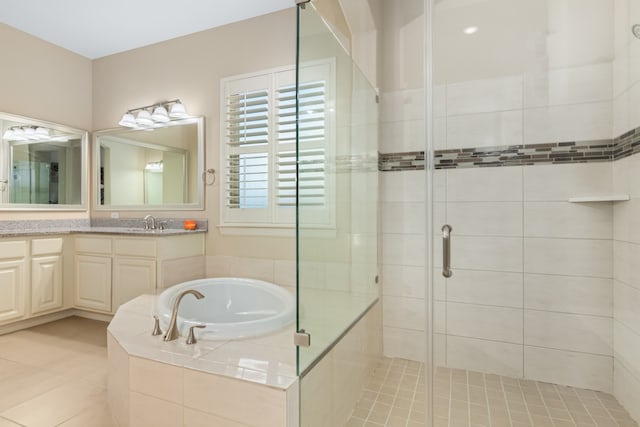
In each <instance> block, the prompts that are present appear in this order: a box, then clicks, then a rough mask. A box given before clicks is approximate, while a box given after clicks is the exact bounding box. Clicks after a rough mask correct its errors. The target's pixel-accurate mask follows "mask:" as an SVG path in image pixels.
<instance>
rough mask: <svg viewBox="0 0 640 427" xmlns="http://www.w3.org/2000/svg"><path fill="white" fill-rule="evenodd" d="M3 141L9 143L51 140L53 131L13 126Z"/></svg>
mask: <svg viewBox="0 0 640 427" xmlns="http://www.w3.org/2000/svg"><path fill="white" fill-rule="evenodd" d="M2 139H5V140H7V141H29V140H32V141H44V140H51V139H52V138H51V130H50V129H48V128H45V127H42V126H12V127H10V128H9V129H7V130H6V132H5V133H4V134H3V136H2Z"/></svg>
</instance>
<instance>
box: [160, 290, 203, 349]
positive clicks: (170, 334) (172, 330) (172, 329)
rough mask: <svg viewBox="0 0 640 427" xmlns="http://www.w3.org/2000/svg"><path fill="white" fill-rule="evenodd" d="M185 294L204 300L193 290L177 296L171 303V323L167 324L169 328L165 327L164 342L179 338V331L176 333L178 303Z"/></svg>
mask: <svg viewBox="0 0 640 427" xmlns="http://www.w3.org/2000/svg"><path fill="white" fill-rule="evenodd" d="M187 294H191V295H193V296H194V297H196V298H197V299H202V298H204V295H202V294H201V293H200V292H198V291H196V290H194V289H188V290H186V291H184V292H182V293H180V294H178V296H177V297H176V300H175V302H174V303H173V310H172V311H171V321H170V322H169V326H168V327H167V333H166V334H165V336H164V338H163V340H164V341H173V340H175V339H178V337H179V336H180V331H178V307H179V306H180V301H182V298H183V297H184V296H185V295H187Z"/></svg>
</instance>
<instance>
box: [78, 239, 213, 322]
mask: <svg viewBox="0 0 640 427" xmlns="http://www.w3.org/2000/svg"><path fill="white" fill-rule="evenodd" d="M203 255H204V235H203V234H201V233H199V234H192V235H172V236H95V235H78V236H76V237H75V268H76V278H75V283H76V285H75V295H76V297H75V306H76V307H77V308H80V309H87V310H92V311H100V312H105V313H115V312H116V310H117V309H118V307H119V306H120V305H122V304H123V303H125V302H127V301H129V300H131V299H133V298H135V297H137V296H138V295H142V294H144V293H149V292H154V291H155V290H156V289H159V288H163V287H166V286H168V285H171V284H174V283H170V278H168V277H167V276H168V275H169V274H167V270H179V268H175V267H176V266H180V265H181V264H182V262H181V259H183V258H184V259H185V262H184V263H185V264H188V265H190V264H189V263H190V262H192V261H193V258H194V257H195V258H200V264H201V265H202V266H203V268H204V263H203V259H202V257H203Z"/></svg>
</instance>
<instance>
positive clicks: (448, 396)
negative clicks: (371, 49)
mask: <svg viewBox="0 0 640 427" xmlns="http://www.w3.org/2000/svg"><path fill="white" fill-rule="evenodd" d="M431 6H432V11H433V14H432V16H430V22H431V25H430V28H432V37H433V50H432V58H431V59H432V61H431V65H432V71H433V85H432V87H431V93H432V96H433V109H432V117H431V119H432V122H433V128H432V143H433V152H432V153H431V154H432V158H433V161H432V163H431V170H430V172H429V173H430V177H431V178H432V179H431V180H430V182H431V185H432V187H433V190H432V191H433V197H432V199H431V206H432V209H433V218H434V219H433V224H432V227H431V237H432V239H433V240H432V242H433V247H434V251H433V256H432V259H431V263H432V267H433V268H432V283H433V295H434V302H433V306H432V308H433V319H432V322H433V329H434V333H433V344H434V345H433V359H434V369H435V376H434V382H433V389H432V391H433V397H434V399H433V412H432V413H433V421H434V425H436V426H438V425H520V424H522V425H582V424H585V425H587V424H588V425H619V424H620V423H625V424H626V425H636V424H635V422H634V421H633V420H631V418H630V416H629V412H631V414H632V415H633V413H634V412H635V416H636V419H639V418H640V414H639V413H638V409H637V408H638V402H640V392H639V391H638V390H640V369H639V367H640V365H639V364H638V362H637V360H639V359H638V358H637V357H638V353H637V352H634V351H633V350H631V347H632V346H636V348H637V346H638V343H639V342H640V334H639V333H638V332H640V329H639V328H638V324H637V323H635V322H631V323H630V322H629V318H628V317H626V314H625V313H629V311H628V307H629V305H628V303H627V301H628V300H629V298H631V299H632V300H634V301H640V299H639V298H640V291H639V289H640V288H639V287H638V283H637V281H636V280H635V279H634V277H635V276H634V275H635V271H636V267H635V266H631V265H630V264H629V260H630V258H628V256H629V254H630V253H632V252H633V251H634V250H635V248H636V247H637V241H636V240H635V239H634V237H633V234H632V230H633V229H634V227H635V226H636V225H635V224H636V223H637V221H636V220H635V219H631V218H630V217H628V216H627V215H628V213H629V212H630V210H629V209H632V206H633V204H634V202H633V200H634V198H633V192H634V191H635V188H637V184H636V183H635V182H634V180H633V179H632V178H631V176H630V175H629V173H630V171H631V169H630V168H629V165H630V164H632V162H633V161H634V160H633V158H634V156H633V153H634V150H632V149H630V146H629V145H628V144H631V142H630V139H629V138H631V135H634V134H635V129H636V127H637V126H638V124H639V123H638V120H637V116H635V115H633V114H630V113H629V110H628V109H627V106H629V105H631V104H629V100H630V99H631V98H634V97H635V96H637V95H634V94H635V93H636V92H635V91H636V90H637V87H638V86H637V84H636V82H638V81H639V79H638V77H640V75H638V72H637V68H636V67H633V66H632V65H630V62H629V61H631V62H637V60H635V59H630V58H635V57H637V52H638V49H639V47H638V46H640V45H637V43H638V41H637V40H635V39H634V38H633V34H632V32H631V31H630V25H629V21H630V15H629V14H630V13H632V12H633V11H635V10H637V8H636V7H634V6H632V5H631V4H630V3H629V2H598V1H588V2H572V1H555V0H549V1H539V0H516V1H514V0H489V1H483V2H464V3H462V2H458V1H453V0H442V1H433V2H431ZM634 73H635V76H634ZM632 104H633V102H632ZM629 193H631V194H629ZM627 199H630V200H628V201H627ZM616 200H618V201H616ZM446 225H448V226H450V230H451V231H450V233H448V230H449V229H448V228H446ZM630 233H631V234H630ZM447 255H450V257H448V256H447ZM636 264H637V263H636ZM449 268H450V271H451V274H450V275H449V274H447V272H448V271H449ZM614 301H615V303H614ZM636 311H637V310H636ZM614 336H615V340H614ZM634 354H635V356H634ZM614 395H615V397H614ZM616 399H617V400H616ZM518 423H520V424H518Z"/></svg>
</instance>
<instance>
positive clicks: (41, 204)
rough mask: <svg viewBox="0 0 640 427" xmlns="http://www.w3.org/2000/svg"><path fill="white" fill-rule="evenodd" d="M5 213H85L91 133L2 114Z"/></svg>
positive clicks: (0, 183) (1, 206)
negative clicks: (26, 211)
mask: <svg viewBox="0 0 640 427" xmlns="http://www.w3.org/2000/svg"><path fill="white" fill-rule="evenodd" d="M0 135H1V136H2V142H1V146H0V210H78V211H80V210H86V209H87V203H86V200H87V184H86V183H87V178H88V173H87V168H88V166H87V163H88V154H87V153H88V133H87V132H86V131H84V130H80V129H74V128H71V127H68V126H63V125H59V124H56V123H51V122H45V121H42V120H36V119H31V118H28V117H22V116H16V115H12V114H7V113H0Z"/></svg>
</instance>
